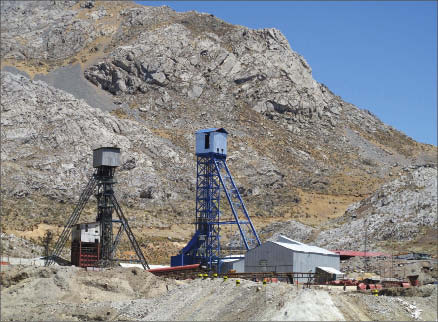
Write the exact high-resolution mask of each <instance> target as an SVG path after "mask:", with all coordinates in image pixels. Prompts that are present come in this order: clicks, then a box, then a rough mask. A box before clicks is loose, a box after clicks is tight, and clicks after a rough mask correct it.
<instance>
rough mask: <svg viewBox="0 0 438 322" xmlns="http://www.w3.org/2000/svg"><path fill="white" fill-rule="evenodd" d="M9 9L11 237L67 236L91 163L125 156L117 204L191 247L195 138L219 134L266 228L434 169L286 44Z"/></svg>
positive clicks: (46, 8)
mask: <svg viewBox="0 0 438 322" xmlns="http://www.w3.org/2000/svg"><path fill="white" fill-rule="evenodd" d="M1 6H2V8H1V48H0V50H1V57H2V61H1V63H2V79H1V90H2V100H1V109H2V110H1V111H2V118H1V122H2V129H1V139H2V147H1V149H2V156H1V161H2V168H1V171H2V188H1V189H2V195H3V205H4V209H5V211H4V220H3V221H2V225H3V229H5V230H8V229H9V230H11V229H15V230H17V229H21V230H29V229H34V228H35V226H36V225H38V224H40V223H42V222H44V223H46V224H50V225H53V227H54V229H55V227H56V226H57V225H62V224H63V222H64V220H65V218H66V217H67V216H68V213H69V212H70V211H71V209H72V207H73V206H74V202H75V200H77V198H78V196H79V194H80V191H81V189H82V188H83V187H84V186H85V184H86V181H87V177H89V176H90V174H91V171H92V169H91V149H92V148H95V147H98V146H101V145H109V144H115V145H118V146H119V147H121V149H122V162H123V165H122V167H121V168H120V169H119V171H118V180H119V184H118V186H117V193H118V195H119V199H120V200H121V201H122V203H123V204H124V206H125V207H127V212H128V214H129V216H130V218H132V219H131V220H132V221H133V222H134V223H135V225H136V227H137V228H138V229H141V233H142V234H144V238H145V239H146V240H148V241H149V243H151V242H152V241H154V242H156V243H155V244H154V245H155V246H156V247H157V248H162V249H163V250H162V251H163V252H164V253H166V252H167V251H169V250H171V251H174V250H175V249H177V248H178V247H180V246H181V245H182V244H184V242H185V241H186V240H187V239H188V238H189V235H190V233H191V232H192V228H189V227H191V226H190V224H189V223H190V222H192V220H193V209H194V189H195V171H196V169H195V156H194V153H193V152H194V143H195V142H194V132H195V131H196V130H197V129H200V128H206V127H225V128H226V129H227V130H228V131H229V132H230V136H229V155H228V160H229V165H230V168H231V171H232V173H233V174H234V176H235V178H236V180H237V182H238V184H239V186H241V192H242V194H243V197H244V199H245V201H246V204H247V206H248V208H249V210H250V213H251V214H252V217H253V218H254V222H255V225H256V226H257V227H259V228H261V227H264V226H265V225H266V224H269V223H270V222H276V221H285V220H292V219H294V220H298V221H301V222H303V223H304V224H311V225H314V226H317V225H319V224H320V223H322V222H324V221H325V220H327V219H330V218H334V217H338V216H340V215H343V214H344V211H345V210H346V209H347V208H348V206H349V205H350V204H351V203H353V202H357V201H360V200H361V199H363V198H365V197H367V196H369V195H370V194H372V193H373V192H374V191H375V190H376V189H377V188H379V187H380V186H381V185H382V184H384V183H386V182H388V181H390V180H391V179H392V178H394V177H397V176H398V173H399V171H400V169H402V168H403V167H406V166H412V165H423V164H431V163H436V161H437V160H436V153H437V150H436V147H434V146H430V145H425V144H420V143H418V142H415V141H414V140H412V139H411V138H409V137H407V136H406V135H404V134H403V133H401V132H399V131H397V130H396V129H394V128H392V127H390V126H388V125H386V124H384V123H382V122H381V121H380V120H379V119H378V118H377V117H375V116H374V115H373V114H372V113H370V112H369V111H367V110H363V109H359V108H357V107H356V106H354V105H352V104H351V103H348V102H345V101H343V100H342V98H341V97H339V96H337V95H336V94H334V93H332V92H331V91H330V90H329V89H328V88H327V87H326V86H325V85H324V84H320V83H318V82H316V81H315V80H314V79H313V77H312V71H311V68H310V66H309V65H308V64H307V62H306V61H305V59H304V58H303V57H302V56H300V55H299V54H298V53H296V52H294V51H293V50H292V49H291V47H290V45H289V43H288V41H287V40H286V38H285V37H284V36H283V35H282V33H281V32H280V31H279V30H276V29H262V30H252V29H249V28H246V27H242V26H235V25H231V24H228V23H226V22H224V21H222V20H220V19H217V18H216V17H214V16H213V15H210V14H204V13H197V12H193V11H192V12H185V13H178V12H175V11H173V10H172V9H170V8H168V7H165V6H163V7H149V6H140V5H136V4H135V3H131V2H110V1H102V2H100V1H85V2H84V1H83V2H78V1H45V2H44V1H38V2H32V1H28V2H24V1H13V2H12V1H11V2H6V1H5V2H3V1H2V2H1ZM92 214H93V210H92V209H91V208H90V209H87V215H88V216H89V218H92ZM23 218H25V219H26V220H23ZM177 226H178V227H184V228H176V227H177ZM178 229H179V230H178ZM155 246H154V247H155ZM154 251H156V252H158V250H157V249H155V250H154ZM164 253H163V254H164ZM163 256H164V255H163ZM166 256H167V255H166Z"/></svg>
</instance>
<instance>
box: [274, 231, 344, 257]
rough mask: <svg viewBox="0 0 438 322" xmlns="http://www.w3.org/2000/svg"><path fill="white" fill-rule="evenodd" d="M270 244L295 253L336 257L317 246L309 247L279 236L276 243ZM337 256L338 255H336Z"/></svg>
mask: <svg viewBox="0 0 438 322" xmlns="http://www.w3.org/2000/svg"><path fill="white" fill-rule="evenodd" d="M272 243H274V244H277V245H279V246H282V247H285V248H288V249H291V250H293V251H296V252H302V253H314V254H325V255H338V254H336V253H333V252H331V251H329V250H327V249H324V248H321V247H317V246H310V245H306V244H303V243H300V242H299V241H296V240H292V239H290V238H287V237H285V236H283V235H280V236H279V238H278V239H277V241H272ZM338 256H339V255H338Z"/></svg>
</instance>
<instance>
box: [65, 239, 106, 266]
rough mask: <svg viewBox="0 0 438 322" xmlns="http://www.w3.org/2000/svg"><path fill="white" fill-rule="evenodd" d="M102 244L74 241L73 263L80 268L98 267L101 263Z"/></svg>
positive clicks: (72, 248) (72, 247) (72, 250)
mask: <svg viewBox="0 0 438 322" xmlns="http://www.w3.org/2000/svg"><path fill="white" fill-rule="evenodd" d="M99 254H100V244H99V243H98V242H97V243H86V242H81V241H74V242H73V243H72V245H71V263H72V264H73V265H75V266H78V267H96V266H97V265H98V261H99V259H100V258H99Z"/></svg>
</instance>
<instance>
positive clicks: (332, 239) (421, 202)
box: [314, 165, 438, 251]
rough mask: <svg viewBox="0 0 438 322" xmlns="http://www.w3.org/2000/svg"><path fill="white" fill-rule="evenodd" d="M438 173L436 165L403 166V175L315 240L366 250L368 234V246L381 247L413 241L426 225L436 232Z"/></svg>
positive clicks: (338, 220) (360, 204)
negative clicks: (404, 167)
mask: <svg viewBox="0 0 438 322" xmlns="http://www.w3.org/2000/svg"><path fill="white" fill-rule="evenodd" d="M437 175H438V172H437V168H436V165H433V166H419V167H409V168H406V169H404V171H403V173H402V175H401V177H400V178H398V179H396V180H394V181H391V182H389V183H387V184H385V185H383V186H382V187H380V188H379V189H378V190H377V191H376V192H375V193H373V194H372V195H371V196H370V197H368V198H366V199H364V200H362V201H360V202H357V203H355V204H352V205H351V206H350V207H349V208H348V209H347V211H346V212H345V215H344V216H342V217H340V218H337V219H335V220H333V221H332V222H331V224H330V225H327V226H328V229H327V230H325V231H323V232H321V233H320V234H319V235H318V236H317V238H316V239H315V240H314V242H315V243H316V244H318V245H322V246H326V247H330V248H331V249H361V250H363V248H364V247H365V236H366V235H367V244H368V247H376V246H380V247H382V246H385V245H384V243H385V242H387V243H389V244H391V243H395V244H399V243H401V242H407V241H414V240H415V239H416V238H417V237H419V234H420V233H422V232H423V231H424V230H425V229H431V230H432V231H435V232H436V229H437V228H438V227H437V203H438V200H437ZM330 226H335V228H330ZM336 226H337V227H336ZM365 234H366V235H365ZM435 236H436V234H435ZM386 246H388V245H386ZM429 251H432V249H430V250H429Z"/></svg>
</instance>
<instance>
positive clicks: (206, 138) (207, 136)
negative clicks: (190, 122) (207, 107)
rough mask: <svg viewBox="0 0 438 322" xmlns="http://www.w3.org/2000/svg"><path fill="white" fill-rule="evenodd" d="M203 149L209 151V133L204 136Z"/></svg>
mask: <svg viewBox="0 0 438 322" xmlns="http://www.w3.org/2000/svg"><path fill="white" fill-rule="evenodd" d="M205 149H206V150H208V149H210V133H206V134H205Z"/></svg>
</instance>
